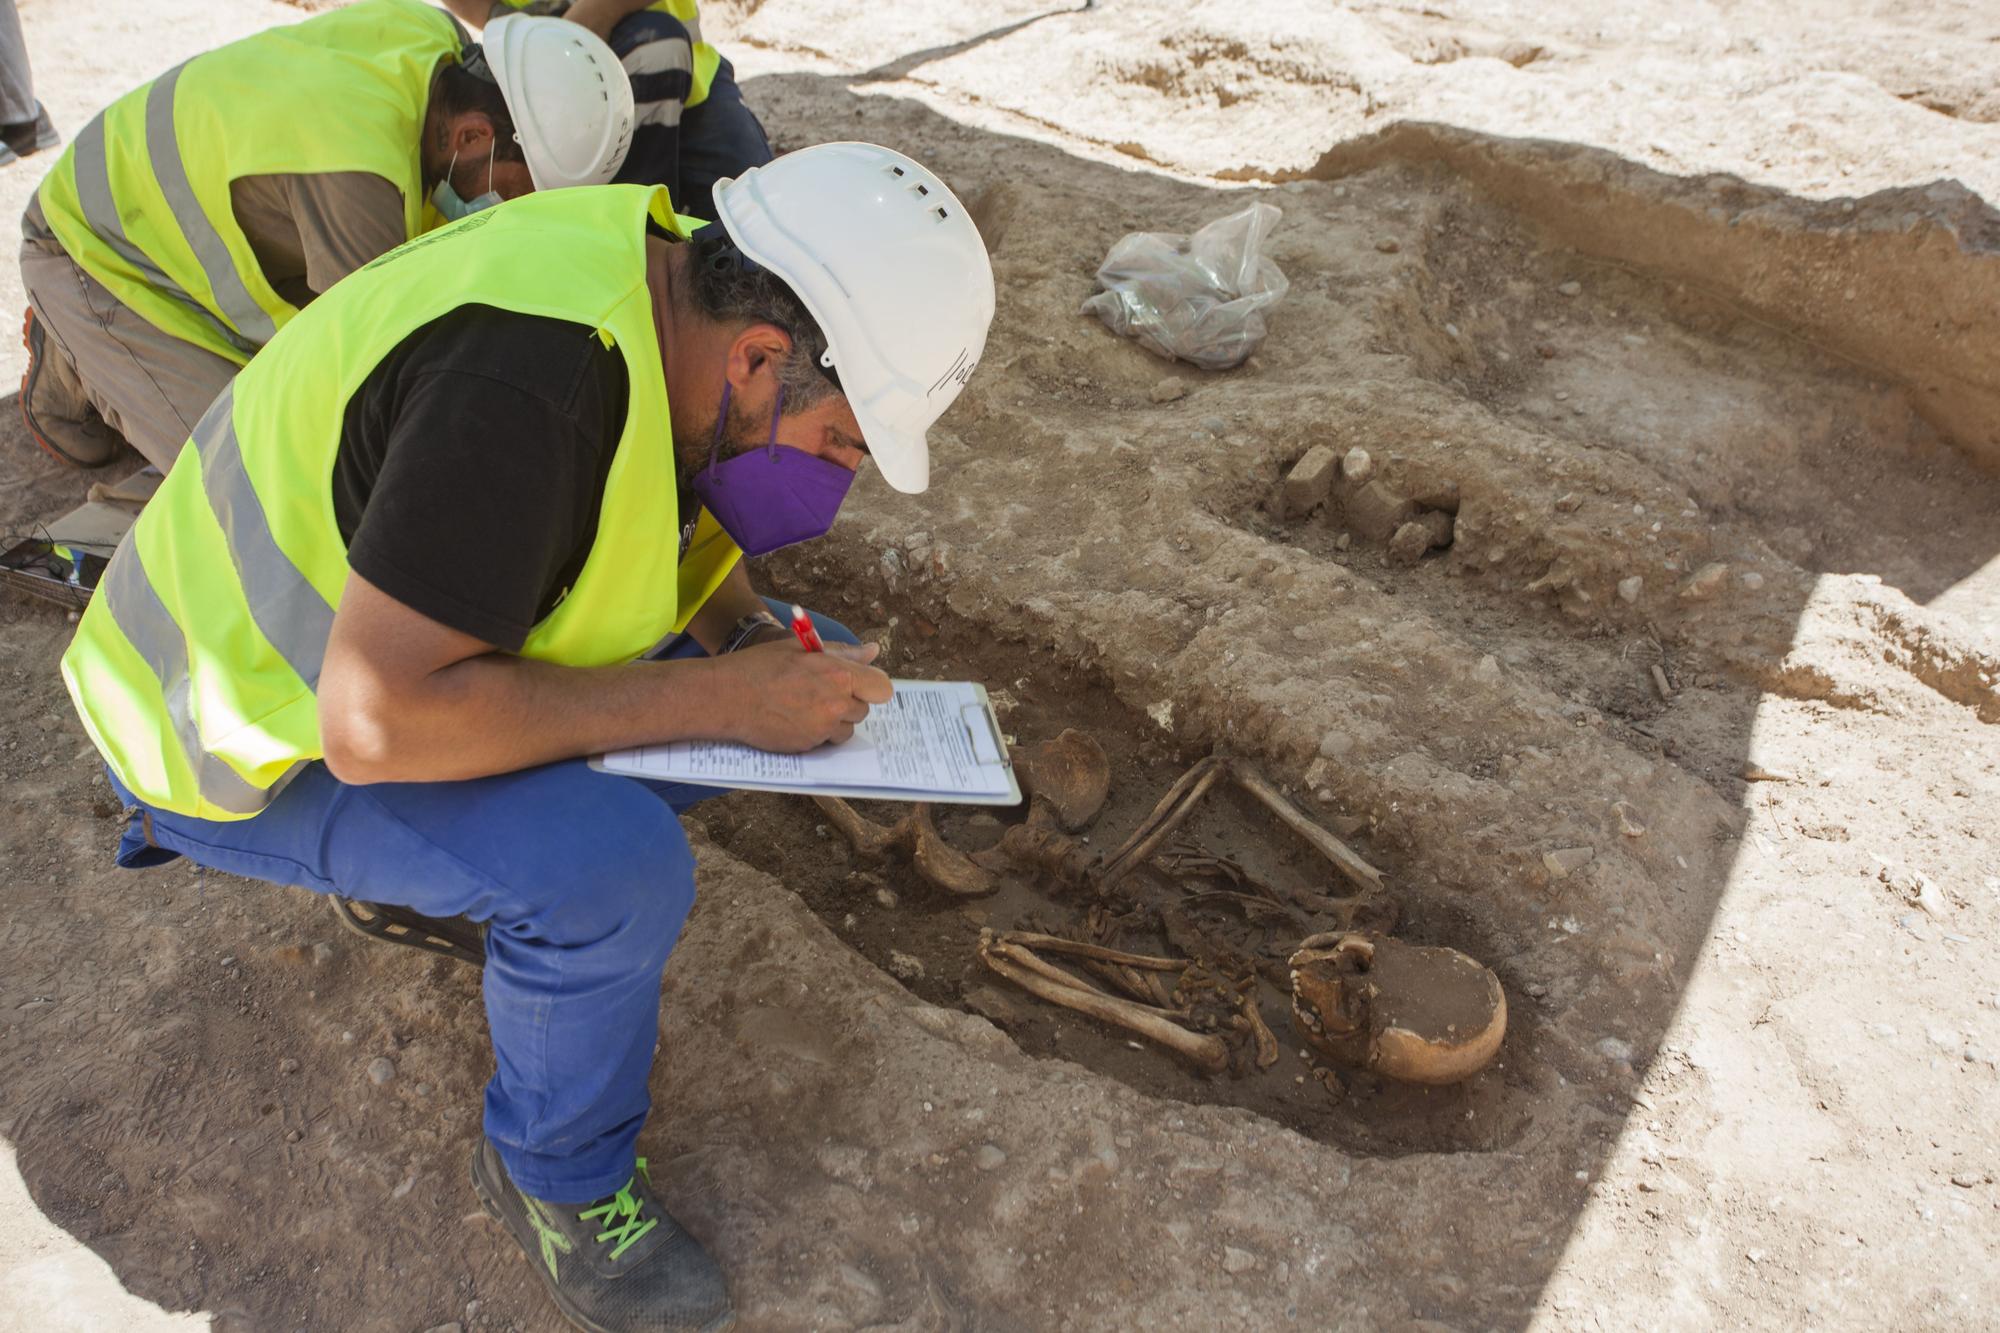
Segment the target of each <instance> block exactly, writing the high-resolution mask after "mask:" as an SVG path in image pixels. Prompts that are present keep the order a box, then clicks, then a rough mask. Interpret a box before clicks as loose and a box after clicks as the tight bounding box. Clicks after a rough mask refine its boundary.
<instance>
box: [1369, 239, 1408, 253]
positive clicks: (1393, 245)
mask: <svg viewBox="0 0 2000 1333" xmlns="http://www.w3.org/2000/svg"><path fill="white" fill-rule="evenodd" d="M1375 248H1376V249H1377V250H1380V251H1381V252H1382V253H1383V254H1385V255H1393V254H1395V253H1396V252H1397V251H1398V250H1400V249H1402V248H1403V247H1402V246H1401V245H1399V244H1397V242H1396V241H1395V240H1394V239H1393V238H1391V237H1388V236H1384V237H1383V238H1382V239H1381V240H1379V241H1377V242H1375Z"/></svg>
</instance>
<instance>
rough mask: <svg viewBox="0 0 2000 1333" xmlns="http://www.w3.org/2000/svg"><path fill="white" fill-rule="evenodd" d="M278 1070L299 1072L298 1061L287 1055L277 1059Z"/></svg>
mask: <svg viewBox="0 0 2000 1333" xmlns="http://www.w3.org/2000/svg"><path fill="white" fill-rule="evenodd" d="M278 1072H279V1073H280V1074H296V1073H298V1072H299V1062H298V1061H297V1060H294V1059H293V1058H292V1057H291V1056H289V1055H288V1056H286V1057H285V1058H284V1059H282V1060H280V1061H278Z"/></svg>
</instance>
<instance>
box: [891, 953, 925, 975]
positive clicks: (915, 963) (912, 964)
mask: <svg viewBox="0 0 2000 1333" xmlns="http://www.w3.org/2000/svg"><path fill="white" fill-rule="evenodd" d="M889 972H890V974H891V975H893V976H895V977H897V978H898V979H900V980H903V981H915V980H917V978H919V977H921V976H923V975H924V963H923V960H922V959H921V958H918V957H916V956H915V955H914V954H907V953H903V952H902V951H901V950H898V949H891V950H890V951H889Z"/></svg>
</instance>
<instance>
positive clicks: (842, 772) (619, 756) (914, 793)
mask: <svg viewBox="0 0 2000 1333" xmlns="http://www.w3.org/2000/svg"><path fill="white" fill-rule="evenodd" d="M892 684H893V685H894V686H895V690H896V693H895V695H894V697H892V698H891V699H890V701H889V702H888V703H886V704H879V705H877V706H876V707H874V708H872V709H870V710H869V714H868V718H867V720H865V721H863V722H862V723H861V724H860V725H859V726H858V727H856V728H855V731H854V735H853V736H852V737H851V738H850V739H848V740H845V741H842V742H841V743H840V744H838V745H822V746H820V747H819V748H818V749H817V750H809V751H807V752H806V753H804V754H798V755H781V754H773V753H771V752H769V751H765V750H756V749H752V748H751V747H749V746H747V745H738V744H734V743H731V742H727V741H674V742H671V743H669V744H665V745H646V746H640V747H637V748H635V749H630V750H614V751H612V752H611V753H609V754H602V755H598V756H597V757H595V758H593V759H592V760H590V766H591V767H592V768H594V769H596V770H597V771H598V772H600V773H615V774H618V775H620V776H623V777H636V778H646V779H649V780H652V781H655V782H675V783H687V784H690V785H693V786H699V787H719V788H726V789H731V790H738V791H773V792H796V793H799V794H802V795H809V796H841V797H846V798H848V799H851V800H864V801H934V802H941V803H945V804H964V805H1018V804H1020V802H1021V785H1020V782H1019V780H1018V779H1017V778H1016V776H1015V773H1014V765H1013V762H1012V761H1011V760H1010V759H1009V758H1008V756H1007V743H1006V740H1005V738H1004V737H1003V736H1002V734H1001V731H1000V720H999V718H998V717H996V716H995V715H994V712H993V703H992V700H991V699H990V698H989V697H988V696H987V693H986V687H985V686H983V685H980V684H978V683H977V682H975V681H920V680H898V681H894V682H892Z"/></svg>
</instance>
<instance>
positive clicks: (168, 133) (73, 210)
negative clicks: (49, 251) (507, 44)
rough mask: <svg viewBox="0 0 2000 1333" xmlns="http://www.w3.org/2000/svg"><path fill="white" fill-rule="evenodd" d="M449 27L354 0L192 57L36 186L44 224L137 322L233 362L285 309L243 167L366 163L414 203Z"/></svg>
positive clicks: (264, 338)
mask: <svg viewBox="0 0 2000 1333" xmlns="http://www.w3.org/2000/svg"><path fill="white" fill-rule="evenodd" d="M461 39H462V33H461V30H460V29H459V27H458V25H457V24H456V23H455V22H454V21H453V20H452V18H451V16H450V15H449V14H447V13H445V12H444V11H443V10H441V9H437V8H434V7H432V6H430V5H427V4H424V3H423V2H422V0H361V2H360V3H358V4H354V5H350V6H349V7H347V8H345V9H338V10H334V11H332V12H330V13H326V14H321V15H319V16H318V17H316V18H310V19H307V20H306V21H305V22H303V23H294V24H290V25H288V26H286V27H281V28H272V29H269V30H268V31H265V32H260V33H258V34H256V35H255V36H253V37H245V38H244V39H243V40H241V41H237V42H231V43H230V44H229V45H227V46H223V47H218V48H217V49H215V50H213V51H209V52H206V53H205V54H202V55H198V56H196V57H194V58H193V59H192V60H189V61H187V62H186V63H185V64H182V65H179V66H177V67H175V68H174V69H171V70H168V71H167V72H166V73H165V74H162V75H161V76H160V77H159V78H157V79H154V80H153V81H152V82H151V83H148V84H146V85H144V86H143V87H140V88H136V89H134V90H133V91H132V92H129V93H127V94H126V95H125V96H123V97H121V98H119V99H118V100H117V101H116V102H113V103H112V104H111V105H110V106H108V107H106V108H105V109H104V110H103V111H102V112H100V113H99V114H98V116H97V118H96V119H94V120H92V121H91V122H90V123H89V124H88V125H86V126H85V127H84V128H83V130H82V132H81V133H79V134H78V135H77V136H76V138H75V139H74V140H73V141H72V142H71V143H70V145H69V147H68V148H67V149H65V150H64V152H63V155H62V158H61V159H60V160H59V161H58V162H57V163H56V165H55V166H54V168H52V169H51V170H50V172H49V174H48V177H47V178H46V179H45V180H44V181H43V182H42V185H41V190H40V195H39V198H40V200H41V205H42V213H43V215H44V216H45V217H46V218H47V219H48V224H49V228H50V230H52V231H53V232H54V233H55V235H56V238H57V239H58V240H59V241H61V242H62V247H63V249H64V250H65V251H67V252H68V254H69V256H70V258H71V259H74V260H75V261H76V262H77V264H78V265H80V266H81V267H82V268H83V270H84V271H85V272H87V273H89V274H90V275H91V276H92V277H94V278H96V279H97V280H98V281H99V282H101V283H103V284H104V286H105V287H106V288H108V289H109V290H110V292H111V294H112V295H113V296H115V297H117V298H118V299H119V301H121V302H123V303H124V304H125V305H126V306H127V307H129V308H130V309H131V310H133V311H134V312H136V313H137V314H138V315H139V316H140V317H141V318H143V319H145V320H146V322H147V323H149V324H151V325H153V326H154V327H155V328H158V329H160V330H161V331H162V332H165V333H169V334H172V335H173V336H174V337H176V338H180V339H182V340H184V341H186V342H191V343H194V344H196V345H197V346H200V347H204V348H206V349H208V350H209V351H211V352H214V353H215V354H216V355H217V356H221V357H225V358H227V359H229V360H231V361H234V362H236V363H237V364H238V365H241V364H243V363H244V362H246V361H248V360H249V359H250V357H251V354H252V353H254V352H255V351H256V350H257V349H258V348H259V347H262V346H263V345H264V344H265V343H267V342H269V341H270V340H271V335H272V334H274V333H276V332H277V331H278V330H279V329H280V328H282V327H284V325H285V322H286V321H287V320H289V319H291V318H292V316H294V315H296V314H297V313H298V310H297V308H296V307H294V306H293V305H292V304H291V303H290V302H289V301H287V300H285V299H284V298H283V297H282V296H279V295H278V293H277V292H276V291H275V290H274V289H273V288H272V286H271V284H270V282H269V281H268V280H266V278H265V276H264V270H263V268H262V267H261V266H260V265H259V264H258V262H257V256H256V255H255V253H253V252H252V250H251V248H250V241H249V238H247V237H246V236H245V235H244V234H243V229H242V228H241V227H240V226H238V225H237V222H236V214H235V212H234V210H233V209H232V208H231V206H230V201H229V185H230V182H231V181H233V180H236V179H237V178H239V177H242V176H263V175H274V174H295V173H296V174H311V173H319V172H333V171H365V172H372V173H373V174H375V175H377V176H380V177H382V178H383V179H385V180H388V181H391V182H393V183H394V184H395V185H396V187H397V188H398V189H400V190H401V191H402V193H403V234H404V235H405V236H406V237H407V236H414V235H416V234H417V226H418V219H419V216H420V212H421V209H422V206H423V203H424V200H423V185H422V180H423V171H422V165H421V162H420V160H419V155H418V154H419V147H420V145H419V140H420V138H421V136H422V133H423V124H424V111H425V108H426V107H427V105H428V104H429V102H430V86H431V76H432V75H433V74H434V73H435V72H436V70H437V67H438V64H439V63H440V62H441V61H443V60H446V59H456V58H457V56H458V52H459V48H460V42H461Z"/></svg>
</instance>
